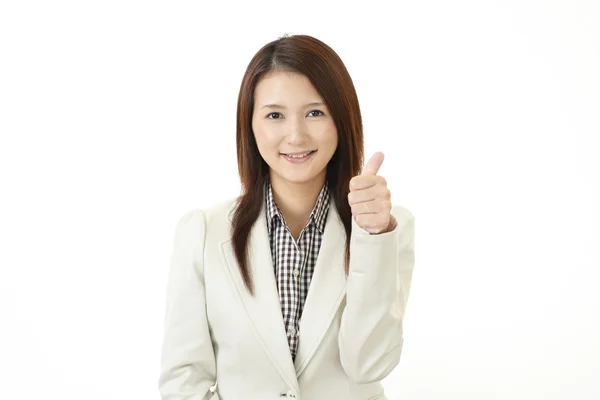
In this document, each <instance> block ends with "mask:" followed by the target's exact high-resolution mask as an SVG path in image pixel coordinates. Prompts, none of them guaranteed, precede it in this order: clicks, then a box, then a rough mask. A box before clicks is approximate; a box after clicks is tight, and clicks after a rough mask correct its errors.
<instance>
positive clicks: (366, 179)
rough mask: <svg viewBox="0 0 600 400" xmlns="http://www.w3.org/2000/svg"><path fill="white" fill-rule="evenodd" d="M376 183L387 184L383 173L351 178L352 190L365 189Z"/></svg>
mask: <svg viewBox="0 0 600 400" xmlns="http://www.w3.org/2000/svg"><path fill="white" fill-rule="evenodd" d="M375 185H381V186H387V181H386V179H385V178H384V177H383V176H381V175H357V176H355V177H354V178H352V179H350V190H363V189H368V188H370V187H372V186H375Z"/></svg>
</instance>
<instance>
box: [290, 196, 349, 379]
mask: <svg viewBox="0 0 600 400" xmlns="http://www.w3.org/2000/svg"><path fill="white" fill-rule="evenodd" d="M345 239H346V231H345V230H344V225H343V224H342V222H341V220H340V216H339V213H338V211H337V208H336V206H335V202H334V201H333V200H331V204H330V205H329V211H328V213H327V222H326V223H325V230H324V232H323V241H322V242H321V248H320V249H319V255H318V256H317V263H316V265H315V270H314V273H313V277H312V280H311V283H310V287H309V289H308V294H307V298H306V302H305V303H304V310H303V311H302V317H301V319H300V338H299V341H298V351H297V353H296V359H295V362H294V364H295V368H296V376H300V374H301V373H302V371H304V368H306V366H307V365H308V362H309V361H310V359H311V358H312V356H313V355H314V354H315V352H316V350H317V348H318V346H319V344H320V343H321V341H322V340H323V337H324V336H325V333H326V332H327V329H329V325H330V324H331V321H332V320H333V318H334V317H335V314H336V311H337V310H338V308H339V306H340V304H341V302H342V300H343V298H344V295H345V289H346V274H345V272H344V255H345Z"/></svg>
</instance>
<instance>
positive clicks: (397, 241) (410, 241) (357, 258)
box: [338, 206, 415, 383]
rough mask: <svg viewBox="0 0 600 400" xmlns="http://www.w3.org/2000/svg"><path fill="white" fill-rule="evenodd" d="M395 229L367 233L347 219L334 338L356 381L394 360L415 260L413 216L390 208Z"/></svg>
mask: <svg viewBox="0 0 600 400" xmlns="http://www.w3.org/2000/svg"><path fill="white" fill-rule="evenodd" d="M392 215H393V216H394V218H395V219H396V227H395V228H394V229H393V230H392V231H390V232H386V233H382V234H378V235H371V234H369V232H368V231H366V230H364V229H362V228H361V227H359V226H358V225H357V224H356V222H355V221H354V219H352V237H351V240H350V268H349V274H348V280H347V285H346V306H345V309H344V311H343V314H342V320H341V326H340V331H339V336H338V344H339V349H340V360H341V363H342V367H343V368H344V371H345V372H346V374H347V375H348V376H349V377H350V379H352V380H353V381H355V382H357V383H371V382H376V381H380V380H382V379H384V378H385V377H386V376H388V375H389V373H390V372H391V371H392V370H393V369H394V368H395V367H396V366H397V365H398V363H399V362H400V354H401V351H402V345H403V341H404V338H403V330H402V320H403V318H404V312H405V308H406V304H407V302H408V295H409V292H410V284H411V281H412V273H413V268H414V263H415V258H414V232H415V228H414V226H415V219H414V216H413V215H412V214H411V213H410V211H408V210H407V209H406V208H404V207H401V206H396V207H394V208H393V209H392Z"/></svg>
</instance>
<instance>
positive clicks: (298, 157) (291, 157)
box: [281, 150, 316, 164]
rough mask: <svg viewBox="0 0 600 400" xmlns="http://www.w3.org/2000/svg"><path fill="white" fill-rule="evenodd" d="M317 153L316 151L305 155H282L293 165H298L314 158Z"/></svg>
mask: <svg viewBox="0 0 600 400" xmlns="http://www.w3.org/2000/svg"><path fill="white" fill-rule="evenodd" d="M315 152H316V150H313V151H309V152H306V153H304V154H295V155H287V154H282V155H281V156H282V157H283V158H285V159H286V160H288V161H289V162H291V163H294V164H298V163H302V162H304V161H306V160H308V159H310V158H312V155H313V154H314V153H315Z"/></svg>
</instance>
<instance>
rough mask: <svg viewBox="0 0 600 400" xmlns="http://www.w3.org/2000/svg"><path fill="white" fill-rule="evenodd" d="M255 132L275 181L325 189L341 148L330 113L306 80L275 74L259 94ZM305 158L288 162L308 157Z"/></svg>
mask: <svg viewBox="0 0 600 400" xmlns="http://www.w3.org/2000/svg"><path fill="white" fill-rule="evenodd" d="M252 130H253V131H254V136H255V138H256V143H257V145H258V150H259V152H260V154H261V156H262V158H263V159H264V160H265V162H266V163H267V164H268V165H269V167H270V176H271V180H276V181H279V182H285V183H294V184H306V183H308V184H310V183H313V184H315V183H316V184H323V182H325V176H326V173H327V164H328V163H329V160H330V159H331V157H332V156H333V153H334V152H335V149H336V148H337V144H338V137H337V130H336V127H335V124H334V122H333V119H332V117H331V114H330V113H329V110H328V109H327V107H326V106H325V104H323V99H322V98H321V96H319V94H318V92H317V90H316V89H315V87H314V86H313V85H312V84H311V82H310V81H309V80H308V78H306V76H304V75H301V74H298V73H291V72H282V71H278V72H274V73H272V74H270V75H268V76H266V77H265V78H263V79H262V80H261V81H260V82H259V83H258V84H257V86H256V89H255V93H254V112H253V115H252ZM309 151H312V152H313V153H311V154H310V155H308V156H307V157H305V158H295V159H291V158H288V157H287V156H286V155H288V154H290V153H296V154H299V155H302V154H304V153H307V152H309Z"/></svg>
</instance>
